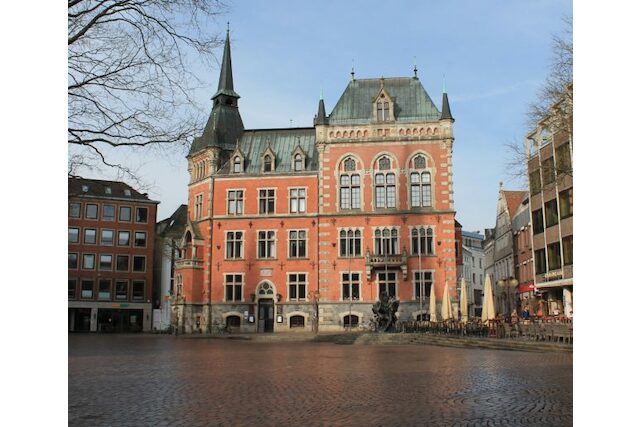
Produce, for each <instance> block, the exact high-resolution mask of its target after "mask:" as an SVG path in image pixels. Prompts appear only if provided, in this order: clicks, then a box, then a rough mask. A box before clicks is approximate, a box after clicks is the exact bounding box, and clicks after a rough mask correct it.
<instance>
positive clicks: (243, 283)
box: [222, 271, 245, 303]
mask: <svg viewBox="0 0 640 427" xmlns="http://www.w3.org/2000/svg"><path fill="white" fill-rule="evenodd" d="M227 274H230V275H234V276H237V275H240V276H241V278H240V286H241V288H240V299H239V300H228V299H227V284H228V282H227ZM244 279H245V274H244V273H241V272H232V271H225V272H224V273H223V274H222V283H223V286H224V290H223V292H224V293H223V295H224V301H225V302H237V303H240V302H244V285H245V280H244ZM233 284H234V285H236V284H237V283H235V282H233Z"/></svg>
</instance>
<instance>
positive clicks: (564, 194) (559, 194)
mask: <svg viewBox="0 0 640 427" xmlns="http://www.w3.org/2000/svg"><path fill="white" fill-rule="evenodd" d="M526 146H527V148H528V149H527V150H526V151H527V156H528V161H527V167H528V172H529V191H530V193H531V202H530V203H529V206H530V212H531V222H532V227H531V235H532V243H533V252H534V262H535V288H536V290H537V291H538V292H540V293H541V294H542V297H543V298H542V299H543V301H544V302H545V304H543V307H542V309H543V311H544V314H547V315H548V314H554V313H555V312H560V313H563V314H565V315H567V316H572V315H573V86H572V85H570V86H569V87H568V88H567V90H566V93H565V96H564V97H563V98H562V99H561V100H560V101H558V102H557V103H556V104H555V105H553V106H552V108H551V111H549V115H548V116H547V117H546V118H545V119H544V120H542V121H541V122H540V123H539V124H538V127H537V128H536V129H535V130H534V131H533V132H531V133H530V134H529V135H528V136H527V139H526Z"/></svg>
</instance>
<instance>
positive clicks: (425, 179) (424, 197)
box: [410, 172, 431, 208]
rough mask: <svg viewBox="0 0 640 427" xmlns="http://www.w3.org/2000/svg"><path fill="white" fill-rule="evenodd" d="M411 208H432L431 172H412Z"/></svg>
mask: <svg viewBox="0 0 640 427" xmlns="http://www.w3.org/2000/svg"><path fill="white" fill-rule="evenodd" d="M410 180H411V207H412V208H419V207H423V208H424V207H431V174H430V173H429V172H422V173H418V172H412V173H411V176H410Z"/></svg>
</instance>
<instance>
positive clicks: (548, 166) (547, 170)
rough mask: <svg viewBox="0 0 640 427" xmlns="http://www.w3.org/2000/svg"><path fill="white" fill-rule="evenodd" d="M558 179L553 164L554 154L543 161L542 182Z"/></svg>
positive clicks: (545, 183) (546, 183) (549, 182)
mask: <svg viewBox="0 0 640 427" xmlns="http://www.w3.org/2000/svg"><path fill="white" fill-rule="evenodd" d="M555 181H556V171H555V167H554V165H553V156H551V157H549V158H548V159H544V160H543V161H542V182H543V184H544V185H548V184H551V183H553V182H555Z"/></svg>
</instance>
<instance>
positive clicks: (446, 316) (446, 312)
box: [441, 280, 453, 320]
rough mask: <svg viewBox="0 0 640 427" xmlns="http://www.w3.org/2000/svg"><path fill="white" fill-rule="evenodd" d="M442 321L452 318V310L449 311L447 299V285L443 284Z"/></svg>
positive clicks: (449, 306)
mask: <svg viewBox="0 0 640 427" xmlns="http://www.w3.org/2000/svg"><path fill="white" fill-rule="evenodd" d="M441 313H442V320H449V319H451V318H453V310H452V309H451V299H450V298H449V283H448V282H447V281H446V280H445V282H444V294H443V295H442V310H441Z"/></svg>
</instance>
